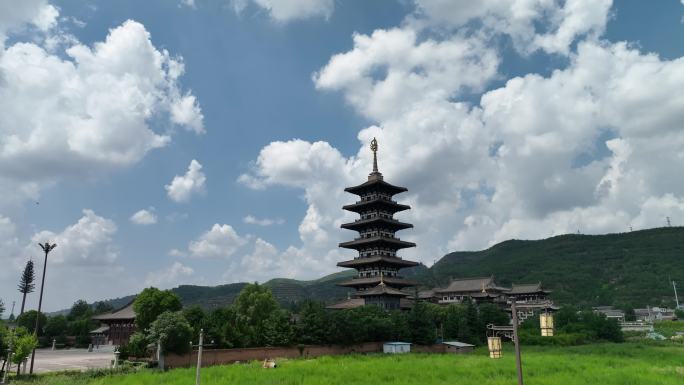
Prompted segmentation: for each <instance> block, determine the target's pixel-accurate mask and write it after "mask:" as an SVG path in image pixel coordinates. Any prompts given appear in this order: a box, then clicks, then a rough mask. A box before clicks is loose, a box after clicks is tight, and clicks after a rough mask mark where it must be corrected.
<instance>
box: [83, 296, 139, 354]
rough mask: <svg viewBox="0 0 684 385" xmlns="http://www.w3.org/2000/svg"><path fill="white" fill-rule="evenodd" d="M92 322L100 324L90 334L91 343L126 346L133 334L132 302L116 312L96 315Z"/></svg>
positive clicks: (133, 314)
mask: <svg viewBox="0 0 684 385" xmlns="http://www.w3.org/2000/svg"><path fill="white" fill-rule="evenodd" d="M93 320H95V321H100V323H101V325H100V327H98V328H97V329H95V330H93V331H91V332H90V335H91V338H92V340H93V343H97V344H101V345H108V344H111V345H116V346H121V345H123V344H126V343H128V339H129V338H130V337H131V335H132V334H133V333H135V312H134V311H133V301H131V302H130V303H129V304H128V305H126V306H124V307H122V308H120V309H118V310H115V311H112V312H110V313H105V314H99V315H96V316H94V317H93Z"/></svg>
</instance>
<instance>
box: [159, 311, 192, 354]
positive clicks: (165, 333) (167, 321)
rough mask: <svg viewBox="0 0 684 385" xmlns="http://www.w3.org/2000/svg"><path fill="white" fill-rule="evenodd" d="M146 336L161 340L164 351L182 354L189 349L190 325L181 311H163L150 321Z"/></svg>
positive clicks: (190, 338)
mask: <svg viewBox="0 0 684 385" xmlns="http://www.w3.org/2000/svg"><path fill="white" fill-rule="evenodd" d="M148 337H149V339H150V340H151V341H152V342H157V341H161V344H162V350H163V351H164V352H165V353H176V354H184V353H187V352H188V351H189V350H190V344H189V342H190V341H191V340H192V327H191V326H190V324H189V323H188V321H187V320H186V319H185V318H184V317H183V314H182V313H181V312H165V313H162V314H161V315H159V317H157V319H156V320H155V321H154V322H152V324H151V325H150V332H149V335H148Z"/></svg>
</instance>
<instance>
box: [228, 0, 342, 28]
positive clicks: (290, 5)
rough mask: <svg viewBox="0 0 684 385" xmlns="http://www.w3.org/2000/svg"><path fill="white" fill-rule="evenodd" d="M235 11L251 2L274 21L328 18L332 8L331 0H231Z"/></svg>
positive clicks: (244, 7) (238, 11)
mask: <svg viewBox="0 0 684 385" xmlns="http://www.w3.org/2000/svg"><path fill="white" fill-rule="evenodd" d="M231 2H232V5H233V9H234V10H235V12H237V13H241V12H243V11H244V10H245V9H246V8H247V7H248V6H249V5H250V4H253V5H255V6H257V7H259V8H261V9H263V10H265V11H266V12H268V14H269V16H270V17H271V18H272V19H273V20H274V21H276V22H281V23H286V22H289V21H293V20H301V19H309V18H314V17H323V18H325V19H328V18H329V17H330V15H332V12H333V9H334V6H335V4H334V2H333V0H231Z"/></svg>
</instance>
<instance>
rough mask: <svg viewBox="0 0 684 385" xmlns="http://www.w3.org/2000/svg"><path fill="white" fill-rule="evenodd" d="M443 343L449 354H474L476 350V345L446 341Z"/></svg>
mask: <svg viewBox="0 0 684 385" xmlns="http://www.w3.org/2000/svg"><path fill="white" fill-rule="evenodd" d="M442 343H443V344H444V345H446V352H447V353H455V354H467V353H472V352H473V349H474V348H475V345H471V344H466V343H465V342H459V341H444V342H442Z"/></svg>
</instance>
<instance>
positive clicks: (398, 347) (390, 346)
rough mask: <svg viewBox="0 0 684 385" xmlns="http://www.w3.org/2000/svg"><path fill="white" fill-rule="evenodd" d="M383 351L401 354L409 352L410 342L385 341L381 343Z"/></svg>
mask: <svg viewBox="0 0 684 385" xmlns="http://www.w3.org/2000/svg"><path fill="white" fill-rule="evenodd" d="M382 351H383V353H389V354H402V353H410V352H411V344H410V343H408V342H385V343H384V344H383V345H382Z"/></svg>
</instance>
